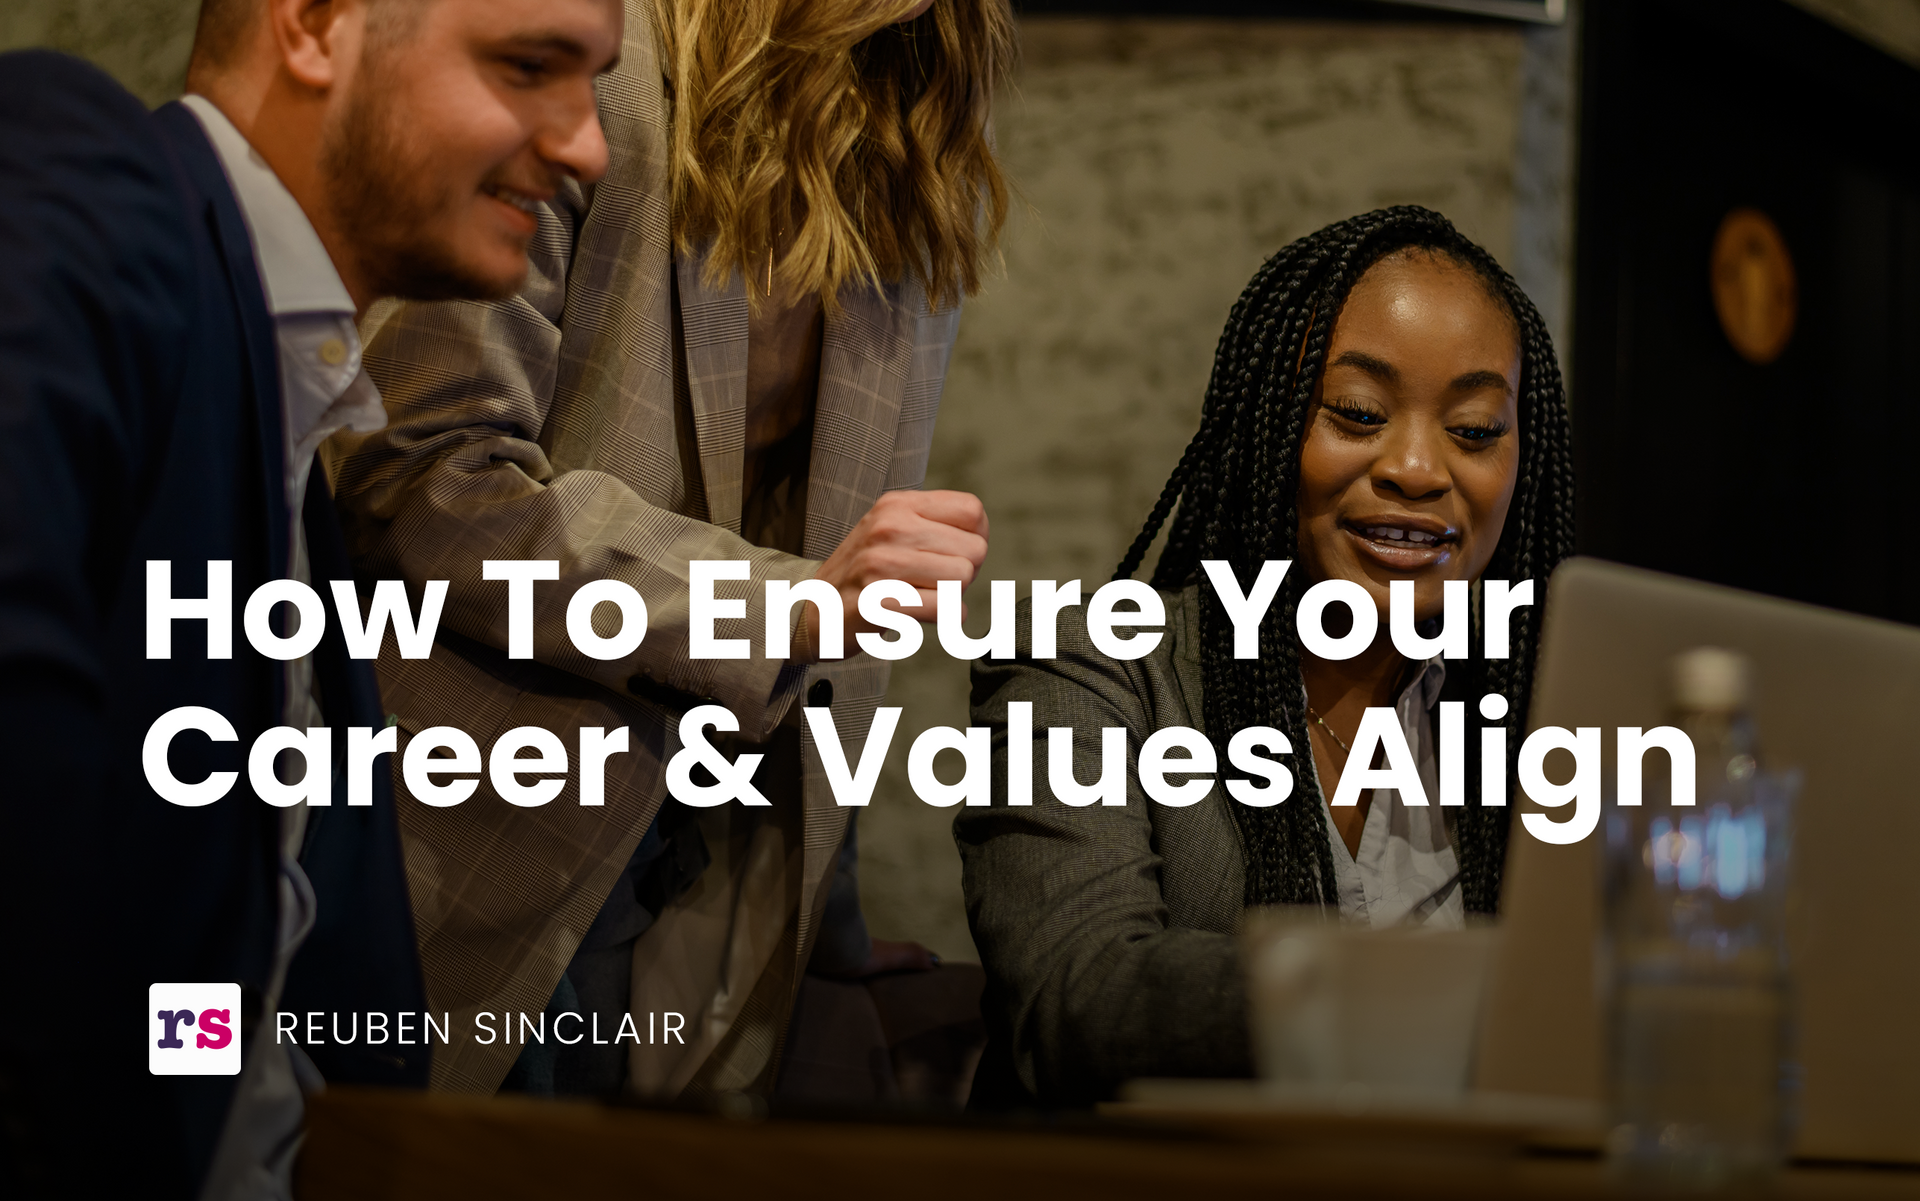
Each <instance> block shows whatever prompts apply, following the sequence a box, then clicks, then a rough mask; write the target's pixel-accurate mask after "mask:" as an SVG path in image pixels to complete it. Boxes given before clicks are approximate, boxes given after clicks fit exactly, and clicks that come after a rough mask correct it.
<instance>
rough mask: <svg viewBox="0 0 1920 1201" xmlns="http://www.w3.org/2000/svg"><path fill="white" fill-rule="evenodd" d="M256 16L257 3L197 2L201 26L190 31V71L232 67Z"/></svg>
mask: <svg viewBox="0 0 1920 1201" xmlns="http://www.w3.org/2000/svg"><path fill="white" fill-rule="evenodd" d="M259 13H260V0H200V23H199V24H198V25H196V26H195V27H194V30H193V63H192V66H191V68H190V70H194V71H197V70H200V69H202V68H205V67H224V66H226V65H228V64H229V63H231V62H232V61H233V56H234V52H235V51H237V50H238V49H239V48H240V45H241V43H242V42H243V41H244V40H245V39H246V35H247V30H249V29H251V28H252V27H253V22H254V20H255V18H256V17H258V16H259Z"/></svg>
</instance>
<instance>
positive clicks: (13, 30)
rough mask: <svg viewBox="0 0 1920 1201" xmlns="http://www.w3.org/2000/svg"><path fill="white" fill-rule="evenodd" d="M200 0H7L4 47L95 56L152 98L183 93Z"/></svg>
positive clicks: (0, 9) (1, 19) (2, 16)
mask: <svg viewBox="0 0 1920 1201" xmlns="http://www.w3.org/2000/svg"><path fill="white" fill-rule="evenodd" d="M199 13H200V0H3V2H0V50H12V49H16V48H19V47H24V46H48V47H52V48H53V49H55V50H64V51H66V52H67V53H69V54H77V55H79V56H80V57H82V58H87V59H92V60H93V61H94V62H96V63H98V64H99V65H100V66H101V67H103V68H105V69H106V70H107V71H108V72H110V73H111V74H112V75H113V77H114V78H116V79H118V80H119V81H120V82H121V83H123V84H125V85H126V86H127V88H128V89H129V90H131V91H132V92H133V93H134V94H135V95H137V96H139V97H140V98H141V99H142V100H145V101H146V102H147V103H148V104H159V103H161V102H163V101H166V100H171V99H173V98H174V97H175V96H178V95H179V94H180V89H181V87H182V86H183V84H184V82H185V80H186V77H187V51H188V50H190V49H191V48H192V46H193V23H194V19H195V18H196V17H197V16H198V15H199Z"/></svg>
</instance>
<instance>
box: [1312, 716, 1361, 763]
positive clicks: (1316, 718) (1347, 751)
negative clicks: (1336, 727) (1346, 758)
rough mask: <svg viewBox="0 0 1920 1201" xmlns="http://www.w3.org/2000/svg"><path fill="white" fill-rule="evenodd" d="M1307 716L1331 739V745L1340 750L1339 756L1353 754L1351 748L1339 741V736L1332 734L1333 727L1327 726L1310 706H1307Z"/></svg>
mask: <svg viewBox="0 0 1920 1201" xmlns="http://www.w3.org/2000/svg"><path fill="white" fill-rule="evenodd" d="M1307 716H1308V717H1311V718H1312V719H1313V720H1314V721H1316V722H1318V723H1319V724H1320V728H1321V729H1323V730H1325V731H1326V732H1327V737H1328V738H1331V739H1333V744H1334V745H1335V746H1337V747H1339V748H1340V753H1341V754H1343V755H1351V754H1353V748H1352V747H1350V746H1348V745H1347V744H1346V742H1345V741H1343V740H1342V739H1341V737H1340V735H1338V734H1335V733H1334V732H1333V727H1332V726H1330V725H1328V724H1327V719H1326V718H1324V717H1322V716H1320V715H1319V714H1318V713H1315V712H1314V710H1313V706H1312V705H1308V706H1307Z"/></svg>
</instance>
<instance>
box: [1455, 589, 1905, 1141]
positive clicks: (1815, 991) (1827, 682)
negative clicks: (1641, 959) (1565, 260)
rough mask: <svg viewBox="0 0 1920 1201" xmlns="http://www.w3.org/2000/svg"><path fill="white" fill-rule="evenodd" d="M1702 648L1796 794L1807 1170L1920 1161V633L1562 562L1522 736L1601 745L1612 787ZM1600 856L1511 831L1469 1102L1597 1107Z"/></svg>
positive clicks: (1517, 827)
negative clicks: (1546, 731) (1739, 686)
mask: <svg viewBox="0 0 1920 1201" xmlns="http://www.w3.org/2000/svg"><path fill="white" fill-rule="evenodd" d="M1696 646H1724V647H1729V648H1731V649H1734V650H1738V651H1741V652H1744V653H1745V654H1746V655H1748V656H1749V657H1750V658H1751V659H1752V660H1753V664H1754V687H1755V698H1754V699H1755V704H1754V718H1755V722H1756V725H1757V727H1758V735H1759V744H1760V757H1761V761H1762V763H1763V765H1766V766H1769V767H1772V768H1799V769H1801V770H1802V771H1803V772H1804V773H1805V777H1806V782H1805V786H1804V788H1803V790H1802V792H1801V794H1800V800H1799V805H1798V809H1797V810H1796V813H1795V822H1796V826H1797V836H1796V839H1795V845H1794V862H1793V873H1794V877H1793V885H1792V889H1791V891H1790V898H1791V900H1790V902H1789V905H1790V916H1789V920H1788V940H1789V947H1790V954H1791V956H1792V975H1793V982H1794V989H1795V1004H1796V1009H1797V1015H1798V1022H1797V1030H1798V1056H1797V1058H1798V1060H1799V1062H1800V1066H1801V1071H1802V1080H1803V1088H1802V1093H1801V1099H1800V1125H1799V1136H1798V1138H1797V1140H1796V1143H1795V1153H1796V1154H1799V1155H1802V1156H1812V1157H1819V1158H1837V1159H1862V1160H1891V1161H1904V1162H1920V922H1917V921H1916V916H1915V892H1916V885H1920V777H1917V776H1916V765H1917V764H1920V629H1915V628H1912V627H1909V626H1903V625H1896V624H1894V623H1891V622H1884V621H1876V620H1873V619H1871V618H1865V617H1856V616H1853V615H1851V614H1846V613H1839V612H1834V611H1832V610H1828V609H1819V608H1814V607H1812V606H1809V605H1802V604H1796V603H1792V602H1788V601H1781V600H1775V599H1772V598H1770V597H1764V596H1759V595H1756V594H1753V593H1748V592H1740V591H1736V590H1734V589H1730V588H1721V587H1717V586H1715V585H1711V584H1702V583H1697V582H1695V581H1691V580H1683V579H1679V578H1677V577H1674V576H1666V575H1659V574H1655V573H1653V572H1648V571H1641V570H1638V569H1635V568H1629V567H1622V566H1619V565H1617V564H1612V563H1606V562H1602V561H1600V560H1597V559H1585V558H1576V559H1571V560H1569V561H1568V562H1566V563H1565V564H1563V565H1562V566H1561V567H1560V569H1559V570H1558V571H1556V572H1555V573H1554V576H1553V580H1552V585H1551V587H1550V588H1549V589H1548V601H1547V610H1546V618H1545V627H1544V630H1543V640H1542V643H1541V651H1540V662H1539V675H1538V678H1537V680H1536V688H1535V692H1534V701H1533V712H1532V714H1531V719H1530V723H1529V728H1538V727H1542V726H1563V727H1567V728H1570V729H1571V728H1575V727H1579V726H1600V727H1602V728H1603V729H1604V730H1605V731H1606V733H1605V735H1604V739H1605V746H1606V754H1607V758H1606V762H1607V765H1608V769H1609V773H1610V772H1611V768H1612V765H1613V762H1614V753H1615V746H1616V743H1615V736H1614V728H1615V727H1617V726H1657V725H1664V724H1666V723H1667V720H1668V709H1669V706H1670V701H1669V689H1670V685H1669V680H1670V678H1671V669H1670V664H1671V661H1672V659H1673V657H1674V656H1675V655H1676V654H1679V653H1680V652H1681V651H1684V650H1688V649H1690V648H1692V647H1696ZM1664 760H1665V756H1663V755H1655V756H1651V757H1650V758H1649V759H1648V761H1647V768H1648V773H1649V778H1650V779H1657V778H1659V775H1658V773H1660V772H1661V771H1663V770H1665V762H1664ZM1549 763H1550V766H1549V774H1551V773H1552V768H1551V761H1549ZM1529 810H1532V811H1535V812H1542V813H1547V814H1549V815H1550V816H1551V817H1552V818H1553V820H1556V821H1564V820H1566V818H1567V817H1568V816H1570V815H1571V810H1569V809H1561V810H1545V809H1540V808H1538V807H1537V806H1533V805H1532V804H1531V803H1530V802H1525V801H1521V802H1520V809H1519V812H1522V813H1524V812H1527V811H1529ZM1600 838H1601V834H1600V833H1599V832H1596V833H1595V834H1593V835H1592V836H1590V837H1589V838H1587V839H1586V840H1584V841H1583V842H1581V843H1578V844H1575V845H1572V846H1551V845H1548V844H1546V843H1542V842H1540V841H1539V840H1538V839H1536V838H1534V837H1533V836H1531V835H1530V834H1528V833H1526V831H1525V830H1524V829H1523V828H1522V826H1521V823H1520V822H1519V820H1518V813H1516V815H1515V821H1514V824H1513V835H1512V838H1511V840H1510V842H1509V844H1508V850H1507V867H1506V876H1505V883H1504V886H1503V889H1502V894H1501V913H1502V925H1503V927H1504V928H1505V931H1506V936H1505V938H1504V940H1503V945H1502V947H1501V948H1500V951H1499V954H1498V956H1497V957H1496V960H1495V963H1494V966H1493V969H1492V975H1491V977H1490V979H1489V981H1488V994H1487V1000H1486V1005H1485V1009H1484V1011H1483V1024H1482V1027H1481V1035H1480V1041H1479V1047H1478V1051H1477V1058H1476V1065H1475V1067H1476V1074H1475V1082H1476V1086H1477V1087H1479V1088H1482V1089H1487V1090H1492V1091H1500V1092H1519V1093H1539V1094H1548V1095H1556V1096H1566V1097H1579V1098H1590V1099H1595V1100H1599V1099H1602V1098H1603V1096H1604V1091H1605V1085H1604V1076H1603V1067H1602V1032H1601V1024H1600V1023H1601V999H1600V997H1599V996H1598V995H1597V987H1596V984H1597V982H1596V979H1595V972H1594V956H1593V948H1594V935H1595V932H1596V929H1597V923H1598V919H1599V898H1598V895H1597V891H1598V868H1599V846H1598V840H1599V839H1600Z"/></svg>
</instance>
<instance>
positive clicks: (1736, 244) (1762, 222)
mask: <svg viewBox="0 0 1920 1201" xmlns="http://www.w3.org/2000/svg"><path fill="white" fill-rule="evenodd" d="M1713 307H1714V311H1715V312H1717V313H1719V315H1720V329H1721V330H1722V331H1723V332H1724V333H1725V334H1726V335H1727V341H1728V342H1730V343H1732V344H1733V348H1734V349H1735V350H1737V351H1739V352H1740V357H1741V358H1743V359H1745V360H1747V361H1748V362H1749V363H1758V364H1760V365H1762V366H1765V365H1766V364H1768V363H1771V362H1773V361H1774V360H1775V359H1777V358H1779V357H1780V352H1781V351H1784V350H1785V349H1786V348H1787V343H1788V342H1790V341H1792V339H1793V324H1794V319H1795V318H1796V317H1797V316H1798V315H1799V311H1800V296H1799V284H1798V283H1797V281H1796V280H1795V278H1794V273H1793V255H1792V254H1790V253H1788V251H1787V240H1786V239H1785V238H1783V237H1781V236H1780V227H1779V226H1777V225H1775V224H1774V223H1773V218H1771V217H1769V216H1767V215H1766V214H1765V213H1763V212H1761V211H1760V210H1759V209H1748V208H1741V209H1734V210H1733V211H1732V212H1730V213H1728V214H1727V215H1726V218H1725V220H1723V221H1721V222H1720V232H1719V233H1718V234H1716V235H1714V239H1713Z"/></svg>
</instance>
